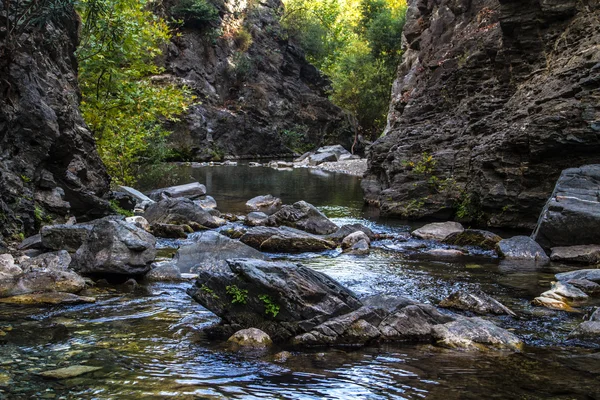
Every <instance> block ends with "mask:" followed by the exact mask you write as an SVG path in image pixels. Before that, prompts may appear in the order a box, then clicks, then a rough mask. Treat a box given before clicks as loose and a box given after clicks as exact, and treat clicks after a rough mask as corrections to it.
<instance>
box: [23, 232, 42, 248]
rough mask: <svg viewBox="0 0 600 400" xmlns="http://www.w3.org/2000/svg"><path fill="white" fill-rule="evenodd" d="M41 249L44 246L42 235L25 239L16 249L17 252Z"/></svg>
mask: <svg viewBox="0 0 600 400" xmlns="http://www.w3.org/2000/svg"><path fill="white" fill-rule="evenodd" d="M43 248H44V246H43V245H42V235H40V234H39V233H38V234H37V235H33V236H29V237H28V238H25V240H23V241H22V242H21V243H20V244H19V247H18V249H19V250H32V249H35V250H41V249H43Z"/></svg>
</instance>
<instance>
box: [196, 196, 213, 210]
mask: <svg viewBox="0 0 600 400" xmlns="http://www.w3.org/2000/svg"><path fill="white" fill-rule="evenodd" d="M194 203H196V204H198V205H199V206H200V207H202V208H203V209H205V210H215V209H216V208H217V201H216V200H215V198H214V197H212V196H204V197H202V198H199V199H196V200H194Z"/></svg>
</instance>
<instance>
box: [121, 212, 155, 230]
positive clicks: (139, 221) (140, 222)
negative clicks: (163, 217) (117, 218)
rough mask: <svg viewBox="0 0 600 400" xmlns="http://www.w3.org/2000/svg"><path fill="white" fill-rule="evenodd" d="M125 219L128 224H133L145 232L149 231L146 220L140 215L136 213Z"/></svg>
mask: <svg viewBox="0 0 600 400" xmlns="http://www.w3.org/2000/svg"><path fill="white" fill-rule="evenodd" d="M125 221H127V222H129V223H130V224H134V225H135V226H137V227H138V228H141V229H143V230H145V231H146V232H150V224H149V223H148V220H147V219H146V218H144V217H142V216H139V215H136V216H133V217H127V218H125Z"/></svg>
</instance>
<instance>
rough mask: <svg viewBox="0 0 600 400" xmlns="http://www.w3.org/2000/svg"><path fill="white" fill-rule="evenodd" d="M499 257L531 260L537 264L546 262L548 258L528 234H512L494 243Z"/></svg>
mask: <svg viewBox="0 0 600 400" xmlns="http://www.w3.org/2000/svg"><path fill="white" fill-rule="evenodd" d="M496 251H498V254H499V255H500V257H502V258H505V259H507V260H531V261H535V262H536V263H539V264H547V263H548V262H549V261H550V258H549V257H548V256H547V255H546V253H545V252H544V249H542V247H541V246H540V245H539V244H537V243H536V242H535V241H534V240H533V239H531V238H530V237H529V236H514V237H511V238H510V239H502V240H501V241H500V242H498V244H497V245H496Z"/></svg>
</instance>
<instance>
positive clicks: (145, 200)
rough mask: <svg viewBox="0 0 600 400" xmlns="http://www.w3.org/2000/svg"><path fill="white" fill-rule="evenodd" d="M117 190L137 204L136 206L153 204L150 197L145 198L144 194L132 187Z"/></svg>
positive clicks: (121, 187) (122, 187)
mask: <svg viewBox="0 0 600 400" xmlns="http://www.w3.org/2000/svg"><path fill="white" fill-rule="evenodd" d="M119 190H120V191H122V192H124V193H127V194H128V195H129V196H131V197H133V198H134V199H135V200H136V202H137V204H136V206H140V205H142V204H146V205H150V204H152V203H154V200H152V199H151V198H150V197H148V196H146V195H145V194H144V193H142V192H140V191H139V190H137V189H134V188H132V187H129V186H119Z"/></svg>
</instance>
